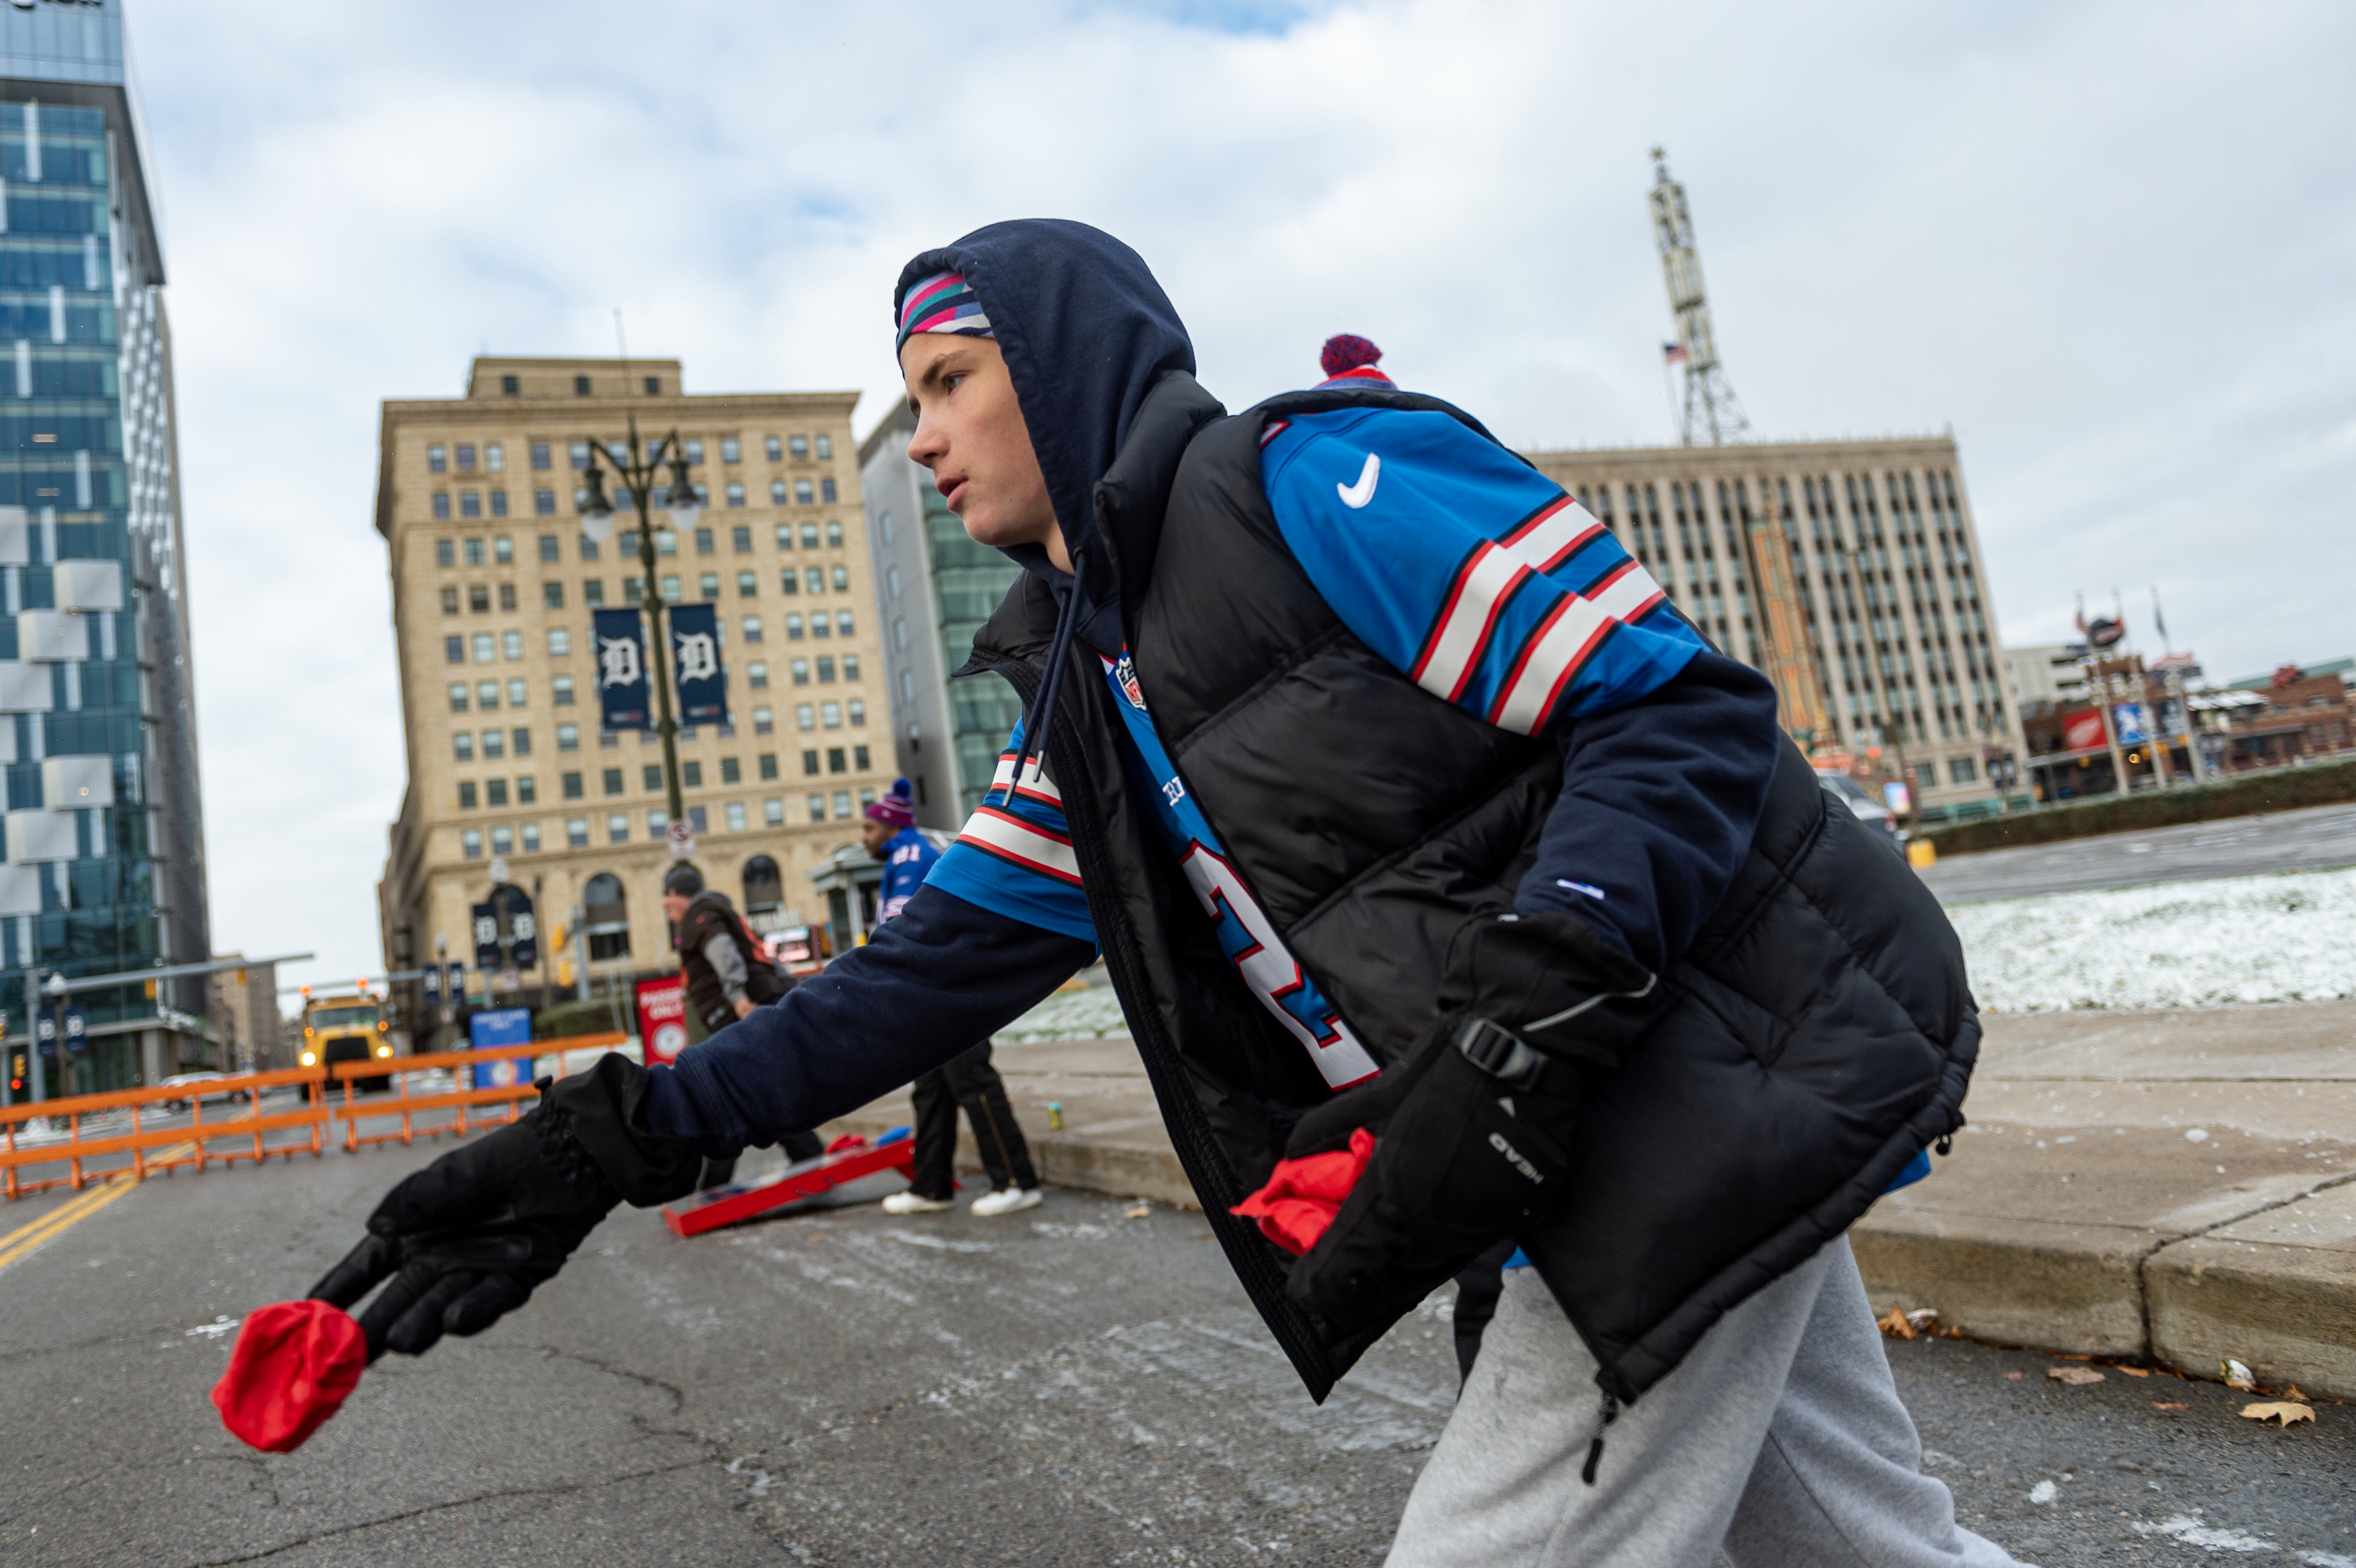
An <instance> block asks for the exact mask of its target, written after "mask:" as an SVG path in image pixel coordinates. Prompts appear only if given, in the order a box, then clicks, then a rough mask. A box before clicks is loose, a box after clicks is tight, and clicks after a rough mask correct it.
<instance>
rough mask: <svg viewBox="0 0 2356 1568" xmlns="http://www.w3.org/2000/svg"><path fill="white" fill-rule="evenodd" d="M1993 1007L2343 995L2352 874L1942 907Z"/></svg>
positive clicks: (2354, 898) (2352, 913) (2353, 943)
mask: <svg viewBox="0 0 2356 1568" xmlns="http://www.w3.org/2000/svg"><path fill="white" fill-rule="evenodd" d="M1947 915H1948V918H1950V919H1952V920H1954V923H1955V929H1956V931H1957V932H1958V933H1959V934H1960V935H1961V936H1962V937H1963V939H1964V955H1965V960H1966V961H1967V962H1968V963H1969V965H1970V968H1971V978H1972V992H1973V993H1974V994H1975V995H1976V996H1977V997H1978V998H1979V1003H1980V1005H1981V1006H1982V1007H1983V1008H1985V1009H1987V1011H1989V1012H1992V1013H2035V1012H2050V1011H2058V1010H2061V1009H2064V1008H2074V1007H2206V1006H2213V1005H2216V1004H2220V1003H2226V1002H2320V1001H2326V1000H2329V999H2330V998H2333V997H2340V996H2356V871H2348V870H2343V871H2313V872H2294V873H2289V874H2286V875H2275V876H2221V877H2217V878H2214V879H2212V880H2210V881H2206V882H2172V883H2164V884H2161V885H2159V886H2153V887H2121V888H2112V889H2105V890H2103V891H2099V892H2092V893H2049V894H2045V895H2042V896H2040V897H2034V898H2004V899H1997V900H1995V901H1992V902H1989V903H1985V904H1965V905H1962V906H1960V907H1958V908H1952V909H1949V910H1948V911H1947Z"/></svg>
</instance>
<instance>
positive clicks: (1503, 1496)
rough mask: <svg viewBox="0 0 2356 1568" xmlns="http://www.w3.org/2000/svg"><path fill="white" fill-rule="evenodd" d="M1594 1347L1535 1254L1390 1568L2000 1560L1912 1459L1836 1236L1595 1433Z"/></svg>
mask: <svg viewBox="0 0 2356 1568" xmlns="http://www.w3.org/2000/svg"><path fill="white" fill-rule="evenodd" d="M1601 1400H1602V1396H1601V1393H1600V1392H1599V1391H1598V1390H1597V1388H1596V1385H1595V1358H1594V1357H1592V1356H1591V1355H1590V1354H1589V1353H1588V1350H1587V1347H1586V1346H1585V1345H1584V1344H1582V1343H1581V1342H1580V1337H1579V1336H1578V1335H1577V1334H1576V1333H1574V1332H1572V1330H1571V1327H1570V1324H1569V1321H1568V1320H1567V1319H1566V1318H1564V1316H1563V1315H1562V1309H1561V1308H1560V1307H1559V1306H1558V1305H1555V1300H1554V1297H1553V1295H1552V1294H1550V1293H1548V1291H1547V1288H1546V1285H1545V1283H1543V1282H1542V1281H1540V1280H1539V1278H1538V1277H1537V1271H1536V1270H1535V1269H1514V1270H1510V1271H1508V1272H1507V1273H1506V1275H1505V1298H1504V1299H1503V1300H1502V1301H1501V1302H1500V1303H1499V1304H1498V1306H1497V1316H1496V1319H1495V1321H1494V1322H1492V1323H1491V1324H1490V1325H1489V1332H1488V1334H1487V1336H1486V1337H1484V1338H1483V1341H1482V1345H1481V1357H1480V1359H1479V1360H1478V1361H1477V1362H1475V1363H1474V1364H1473V1368H1472V1378H1471V1379H1470V1380H1468V1381H1467V1382H1466V1383H1465V1385H1464V1392H1463V1395H1462V1398H1461V1399H1460V1400H1459V1402H1458V1403H1457V1406H1456V1411H1455V1413H1454V1414H1453V1415H1452V1416H1451V1417H1450V1418H1449V1422H1448V1425H1447V1428H1446V1429H1445V1430H1444V1431H1442V1432H1441V1433H1440V1442H1439V1444H1437V1445H1436V1446H1434V1447H1433V1449H1432V1451H1431V1458H1430V1462H1429V1463H1428V1464H1426V1465H1425V1466H1424V1469H1423V1474H1422V1475H1421V1476H1420V1477H1418V1478H1417V1480H1416V1484H1415V1490H1414V1493H1413V1494H1412V1495H1411V1496H1410V1497H1409V1498H1408V1504H1407V1514H1406V1517H1405V1518H1403V1519H1402V1520H1400V1521H1399V1530H1398V1539H1397V1540H1395V1541H1393V1542H1392V1544H1391V1552H1390V1557H1389V1559H1388V1568H1427V1565H1429V1568H1440V1565H1443V1564H1445V1565H1447V1568H1462V1565H1463V1564H1466V1563H1479V1564H1482V1565H1483V1568H1710V1564H1711V1563H1712V1562H1713V1560H1714V1559H1715V1558H1716V1556H1717V1554H1718V1553H1719V1552H1724V1553H1725V1554H1726V1556H1727V1557H1728V1558H1729V1559H1730V1561H1731V1562H1732V1563H1734V1565H1735V1568H1845V1565H1847V1564H1859V1565H1867V1564H1869V1565H1870V1568H2001V1565H2003V1564H2007V1563H2012V1561H2013V1559H2012V1558H2011V1557H2010V1556H2008V1555H2007V1553H2006V1552H2005V1551H2004V1549H2003V1548H2001V1547H1999V1546H1997V1545H1996V1544H1995V1543H1994V1542H1992V1541H1986V1540H1983V1539H1982V1538H1981V1537H1979V1536H1976V1535H1974V1534H1973V1533H1972V1532H1971V1531H1969V1530H1963V1529H1960V1528H1958V1527H1957V1526H1956V1524H1955V1505H1954V1498H1952V1497H1951V1496H1950V1495H1949V1494H1948V1491H1947V1488H1946V1487H1944V1486H1943V1485H1941V1484H1940V1483H1939V1482H1937V1481H1934V1480H1932V1479H1931V1478H1930V1477H1926V1476H1924V1475H1922V1472H1921V1467H1920V1466H1921V1462H1922V1444H1921V1441H1920V1440H1919V1439H1918V1438H1917V1437H1916V1436H1915V1433H1914V1423H1913V1421H1912V1419H1911V1418H1910V1417H1909V1416H1908V1415H1907V1413H1906V1407H1905V1406H1904V1405H1902V1404H1901V1403H1900V1402H1899V1400H1898V1390H1897V1386H1896V1385H1895V1384H1894V1383H1892V1382H1891V1381H1890V1360H1889V1358H1888V1356H1887V1355H1886V1354H1885V1353H1884V1351H1883V1349H1882V1346H1881V1335H1880V1331H1879V1329H1878V1328H1877V1327H1876V1326H1875V1325H1874V1321H1873V1309H1872V1308H1871V1307H1870V1306H1869V1305H1867V1303H1866V1296H1865V1284H1864V1282H1863V1281H1861V1280H1860V1279H1858V1273H1857V1262H1856V1260H1855V1259H1854V1258H1852V1257H1851V1256H1850V1254H1849V1250H1848V1240H1847V1238H1846V1237H1843V1238H1841V1239H1839V1240H1835V1241H1834V1242H1832V1243H1831V1244H1830V1245H1828V1246H1826V1248H1825V1249H1824V1251H1821V1252H1818V1253H1817V1254H1816V1255H1815V1257H1814V1258H1811V1259H1810V1260H1809V1261H1808V1262H1805V1263H1804V1264H1802V1265H1801V1266H1800V1267H1799V1268H1797V1269H1795V1270H1794V1271H1793V1272H1792V1273H1789V1274H1787V1275H1786V1276H1784V1277H1783V1279H1780V1280H1778V1281H1776V1282H1775V1283H1773V1284H1772V1285H1770V1286H1768V1287H1767V1288H1766V1289H1765V1290H1763V1291H1762V1292H1760V1293H1759V1294H1757V1295H1755V1296H1753V1297H1751V1299H1750V1300H1749V1301H1747V1302H1745V1303H1743V1304H1742V1305H1741V1306H1740V1307H1738V1308H1736V1309H1735V1310H1734V1311H1733V1312H1730V1313H1729V1314H1728V1315H1727V1316H1725V1318H1724V1319H1722V1320H1721V1321H1720V1322H1719V1324H1718V1326H1716V1327H1714V1328H1712V1329H1711V1330H1710V1331H1709V1332H1708V1334H1706V1335H1704V1336H1703V1337H1702V1339H1701V1342H1700V1343H1699V1344H1698V1345H1697V1346H1695V1347H1694V1349H1693V1353H1692V1354H1691V1355H1689V1356H1687V1358H1686V1359H1685V1361H1684V1362H1683V1363H1682V1364H1681V1365H1680V1366H1679V1367H1678V1368H1677V1369H1676V1371H1674V1372H1672V1373H1670V1374H1669V1376H1667V1377H1666V1378H1664V1379H1662V1380H1661V1381H1660V1382H1659V1383H1657V1384H1655V1386H1654V1387H1653V1388H1652V1390H1651V1391H1648V1392H1647V1393H1646V1394H1645V1395H1644V1398H1643V1399H1641V1400H1639V1401H1637V1402H1636V1403H1634V1404H1633V1405H1631V1406H1629V1407H1628V1408H1627V1409H1625V1410H1623V1411H1622V1412H1620V1417H1619V1419H1618V1420H1617V1421H1615V1422H1613V1423H1612V1425H1611V1428H1610V1429H1609V1430H1608V1431H1607V1432H1605V1434H1604V1447H1603V1458H1602V1463H1601V1466H1599V1467H1598V1470H1597V1474H1596V1477H1595V1484H1594V1485H1593V1486H1588V1485H1586V1484H1585V1483H1583V1482H1582V1481H1581V1480H1580V1469H1581V1467H1582V1466H1585V1464H1586V1463H1587V1455H1588V1446H1589V1444H1590V1442H1591V1441H1592V1440H1593V1438H1594V1436H1595V1434H1596V1430H1597V1427H1598V1425H1599V1424H1600V1423H1601V1419H1602V1409H1601Z"/></svg>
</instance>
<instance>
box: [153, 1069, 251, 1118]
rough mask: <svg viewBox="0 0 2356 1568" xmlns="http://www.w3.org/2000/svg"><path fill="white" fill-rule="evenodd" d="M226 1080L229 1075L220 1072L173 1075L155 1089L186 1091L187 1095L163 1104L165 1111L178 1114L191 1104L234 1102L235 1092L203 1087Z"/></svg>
mask: <svg viewBox="0 0 2356 1568" xmlns="http://www.w3.org/2000/svg"><path fill="white" fill-rule="evenodd" d="M228 1079H229V1075H228V1074H227V1073H222V1072H184V1073H177V1074H175V1075H174V1076H173V1077H170V1078H167V1079H165V1080H164V1081H163V1082H162V1083H160V1084H158V1085H156V1087H157V1088H159V1089H184V1090H187V1094H185V1095H183V1096H179V1097H176V1098H174V1099H171V1100H167V1101H165V1102H164V1109H165V1110H166V1111H169V1112H174V1113H176V1114H177V1112H182V1111H186V1110H187V1108H188V1107H189V1105H190V1104H192V1103H198V1102H206V1103H209V1102H210V1101H216V1100H235V1099H236V1098H237V1090H233V1089H209V1088H207V1087H205V1086H206V1085H208V1084H219V1083H225V1082H227V1081H228Z"/></svg>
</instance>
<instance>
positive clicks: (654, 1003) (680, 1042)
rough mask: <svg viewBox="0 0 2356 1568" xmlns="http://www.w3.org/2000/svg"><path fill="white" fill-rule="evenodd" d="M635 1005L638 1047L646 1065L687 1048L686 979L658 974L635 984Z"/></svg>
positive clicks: (682, 976)
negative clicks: (636, 1008)
mask: <svg viewBox="0 0 2356 1568" xmlns="http://www.w3.org/2000/svg"><path fill="white" fill-rule="evenodd" d="M635 990H636V992H637V1004H638V1048H639V1054H640V1056H641V1057H642V1058H644V1059H645V1061H646V1064H647V1065H648V1067H654V1066H657V1065H659V1064H660V1063H664V1062H669V1061H673V1060H676V1059H677V1058H678V1057H679V1053H680V1052H681V1051H683V1050H685V1049H687V979H686V977H685V976H684V975H680V974H665V975H659V976H657V977H656V978H654V979H652V980H641V981H639V982H638V983H637V986H636V987H635Z"/></svg>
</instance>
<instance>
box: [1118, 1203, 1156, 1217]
mask: <svg viewBox="0 0 2356 1568" xmlns="http://www.w3.org/2000/svg"><path fill="white" fill-rule="evenodd" d="M1152 1212H1153V1206H1152V1205H1151V1204H1150V1203H1132V1204H1130V1206H1129V1207H1128V1208H1124V1209H1122V1210H1121V1211H1120V1217H1121V1218H1122V1219H1144V1218H1145V1217H1146V1216H1147V1215H1149V1214H1151V1213H1152Z"/></svg>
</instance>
